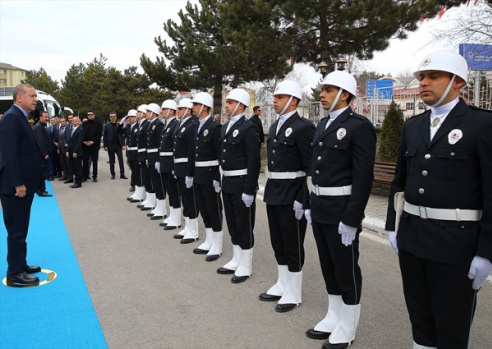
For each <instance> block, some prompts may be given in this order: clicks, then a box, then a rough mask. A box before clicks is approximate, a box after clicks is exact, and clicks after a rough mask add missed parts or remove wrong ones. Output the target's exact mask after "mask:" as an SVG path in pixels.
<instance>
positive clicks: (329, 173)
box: [310, 108, 376, 227]
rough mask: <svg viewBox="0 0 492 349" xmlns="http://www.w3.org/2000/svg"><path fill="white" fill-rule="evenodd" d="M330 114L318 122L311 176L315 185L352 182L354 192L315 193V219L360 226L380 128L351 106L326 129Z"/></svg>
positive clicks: (350, 183) (338, 184) (328, 222)
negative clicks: (346, 194)
mask: <svg viewBox="0 0 492 349" xmlns="http://www.w3.org/2000/svg"><path fill="white" fill-rule="evenodd" d="M328 120H329V118H324V119H322V120H321V121H320V123H319V124H318V127H317V129H316V133H315V135H314V139H313V147H314V148H313V158H312V162H311V169H310V172H311V176H312V182H313V184H314V185H318V186H320V187H340V186H345V185H352V194H351V195H350V196H316V195H315V194H313V193H311V195H310V199H311V213H312V217H313V220H315V221H316V222H318V223H321V224H331V225H338V223H339V222H340V221H342V222H343V223H344V224H346V225H348V226H351V227H359V226H360V225H361V223H362V220H363V219H364V210H365V208H366V205H367V201H368V200H369V195H370V194H371V187H372V181H373V177H374V174H373V171H374V159H375V156H376V132H375V131H374V127H373V125H372V124H371V122H370V121H369V120H368V119H367V118H366V117H364V116H362V115H358V114H355V113H353V112H352V110H351V109H350V108H348V109H346V110H345V111H344V112H343V113H342V114H340V115H339V116H338V117H337V118H336V119H335V120H334V121H333V122H332V123H331V124H330V126H328V128H327V129H326V130H325V127H326V123H327V122H328Z"/></svg>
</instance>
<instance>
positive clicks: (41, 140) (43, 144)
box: [33, 111, 53, 197]
mask: <svg viewBox="0 0 492 349" xmlns="http://www.w3.org/2000/svg"><path fill="white" fill-rule="evenodd" d="M48 119H49V116H48V112H47V111H42V112H41V114H40V115H39V120H38V122H37V123H36V125H34V128H33V129H34V135H35V137H36V142H37V143H38V147H39V150H40V151H41V167H42V169H43V174H42V178H41V181H40V183H39V189H38V191H37V193H36V194H38V196H41V197H50V196H53V195H51V194H49V193H48V192H47V191H46V182H45V180H46V178H47V176H48V161H49V158H50V155H51V149H50V146H51V141H50V138H49V137H48V133H47V132H46V125H47V123H48Z"/></svg>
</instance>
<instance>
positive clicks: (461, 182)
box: [386, 100, 492, 265]
mask: <svg viewBox="0 0 492 349" xmlns="http://www.w3.org/2000/svg"><path fill="white" fill-rule="evenodd" d="M457 134H458V135H460V136H458V137H455V138H454V139H453V135H457ZM456 139H457V140H456ZM399 191H404V192H405V200H406V201H408V202H409V203H411V204H413V205H418V206H426V207H431V208H448V209H456V208H459V209H472V210H483V213H482V219H481V221H478V222H464V221H462V222H457V221H439V220H434V219H427V220H425V219H422V218H420V217H418V216H412V215H410V214H408V213H406V212H404V213H403V215H402V217H401V220H400V226H399V230H398V247H399V248H400V249H402V250H404V251H407V252H410V253H413V254H415V255H416V256H417V257H419V258H424V259H427V260H432V261H436V262H440V263H447V264H454V265H469V264H470V262H471V260H472V258H473V257H474V256H475V255H479V256H482V257H485V258H488V259H489V260H492V113H491V112H490V111H485V110H481V109H478V108H474V107H469V106H467V105H466V103H465V102H464V101H463V100H460V102H459V103H458V104H457V105H456V106H455V107H454V108H453V109H452V110H451V112H450V113H449V114H448V116H447V117H446V119H445V120H444V122H443V124H442V125H441V127H440V128H439V130H438V131H437V133H436V134H435V136H434V138H433V139H432V141H430V111H428V112H425V113H423V114H421V115H418V116H415V117H413V118H411V119H409V120H408V121H407V122H406V123H405V127H404V129H403V133H402V137H401V142H400V149H399V154H398V162H397V166H396V173H395V178H394V181H393V183H392V185H391V194H390V200H389V205H388V214H387V220H386V229H387V230H393V231H394V230H395V211H394V207H393V196H394V194H395V193H396V192H399Z"/></svg>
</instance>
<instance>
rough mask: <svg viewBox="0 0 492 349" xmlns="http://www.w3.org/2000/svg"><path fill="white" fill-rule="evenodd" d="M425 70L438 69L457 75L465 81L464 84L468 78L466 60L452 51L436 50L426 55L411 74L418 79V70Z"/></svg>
mask: <svg viewBox="0 0 492 349" xmlns="http://www.w3.org/2000/svg"><path fill="white" fill-rule="evenodd" d="M425 70H440V71H445V72H448V73H451V74H454V75H457V76H459V77H460V78H462V79H463V80H464V81H465V85H466V81H467V80H468V64H466V60H465V59H464V58H463V57H462V56H461V55H460V54H459V53H456V52H453V51H437V52H433V53H431V54H429V55H427V56H426V57H425V58H424V59H423V60H422V62H421V63H420V65H419V67H418V69H417V71H415V72H414V73H413V76H414V77H415V78H416V79H417V80H418V78H419V74H420V72H421V71H425Z"/></svg>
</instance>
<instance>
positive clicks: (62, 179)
mask: <svg viewBox="0 0 492 349" xmlns="http://www.w3.org/2000/svg"><path fill="white" fill-rule="evenodd" d="M58 180H59V181H66V180H67V177H60V178H58Z"/></svg>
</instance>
